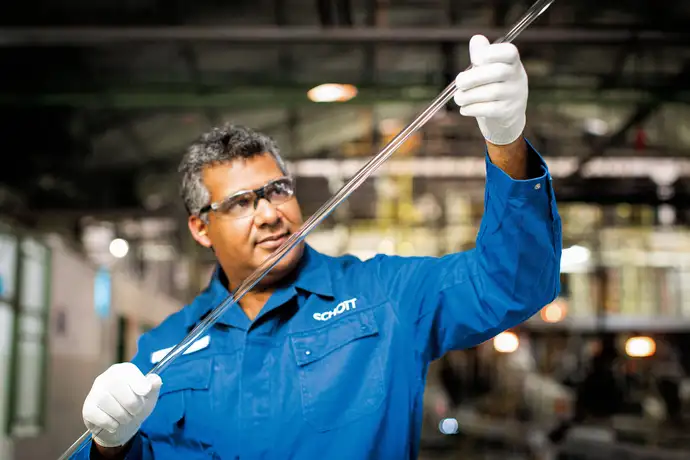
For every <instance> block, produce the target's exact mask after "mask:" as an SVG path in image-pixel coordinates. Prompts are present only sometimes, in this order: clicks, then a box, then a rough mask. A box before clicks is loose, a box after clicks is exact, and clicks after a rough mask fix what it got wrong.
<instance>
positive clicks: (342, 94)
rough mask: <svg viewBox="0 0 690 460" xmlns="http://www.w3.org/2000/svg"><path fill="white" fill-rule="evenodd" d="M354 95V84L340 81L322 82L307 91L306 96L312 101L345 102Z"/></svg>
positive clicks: (355, 92)
mask: <svg viewBox="0 0 690 460" xmlns="http://www.w3.org/2000/svg"><path fill="white" fill-rule="evenodd" d="M356 95H357V88H356V87H355V86H353V85H347V84H340V83H324V84H323V85H319V86H315V87H314V88H312V89H310V90H309V91H308V92H307V97H308V98H309V99H310V100H311V101H313V102H346V101H349V100H350V99H352V98H354V97H355V96H356Z"/></svg>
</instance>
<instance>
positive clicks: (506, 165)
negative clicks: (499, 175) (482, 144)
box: [486, 136, 529, 180]
mask: <svg viewBox="0 0 690 460" xmlns="http://www.w3.org/2000/svg"><path fill="white" fill-rule="evenodd" d="M486 147H487V150H488V152H489V158H490V159H491V162H492V163H493V164H494V165H496V166H497V167H498V168H500V169H502V170H503V172H505V173H506V174H508V175H509V176H510V177H511V178H513V179H515V180H525V179H528V178H529V177H528V167H527V166H528V164H527V142H526V141H525V138H524V137H523V136H520V137H519V138H518V139H517V140H516V141H514V142H512V143H510V144H508V145H494V144H492V143H491V142H489V141H486Z"/></svg>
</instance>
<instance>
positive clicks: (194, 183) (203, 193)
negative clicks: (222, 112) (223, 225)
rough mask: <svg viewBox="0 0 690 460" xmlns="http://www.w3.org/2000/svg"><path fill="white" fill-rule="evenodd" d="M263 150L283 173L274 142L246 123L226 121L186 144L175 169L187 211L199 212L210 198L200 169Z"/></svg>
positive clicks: (249, 155)
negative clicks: (179, 174)
mask: <svg viewBox="0 0 690 460" xmlns="http://www.w3.org/2000/svg"><path fill="white" fill-rule="evenodd" d="M266 153H268V154H269V155H271V156H272V157H273V158H274V159H275V161H276V163H277V164H278V167H279V168H280V169H281V170H282V171H283V173H284V174H287V168H286V166H285V162H284V161H283V159H282V158H281V156H280V150H279V149H278V145H277V144H276V142H275V141H274V140H273V139H272V138H270V137H269V136H267V135H265V134H263V133H259V132H256V131H253V130H252V129H250V128H247V127H246V126H241V125H233V124H227V125H224V126H222V127H216V128H213V129H212V130H211V131H209V132H206V133H204V134H202V135H201V136H200V137H199V138H198V139H197V140H196V141H194V142H193V143H192V144H191V145H190V146H189V148H188V149H187V153H186V154H185V155H184V157H183V158H182V161H181V163H180V166H179V168H178V172H180V173H181V175H182V183H181V188H180V194H181V195H182V200H183V201H184V205H185V208H187V212H188V213H189V214H191V215H199V212H200V211H201V208H203V207H204V206H206V205H208V204H209V200H210V199H211V195H210V193H209V191H208V189H207V188H206V186H205V185H204V182H203V179H202V174H203V170H204V168H206V167H208V166H213V165H217V164H222V163H228V162H231V161H234V160H236V159H241V158H252V157H255V156H257V155H262V154H266Z"/></svg>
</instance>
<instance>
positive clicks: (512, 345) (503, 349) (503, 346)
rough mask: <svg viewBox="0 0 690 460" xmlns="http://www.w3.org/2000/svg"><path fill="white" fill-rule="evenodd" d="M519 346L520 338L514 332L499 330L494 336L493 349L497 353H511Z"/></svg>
mask: <svg viewBox="0 0 690 460" xmlns="http://www.w3.org/2000/svg"><path fill="white" fill-rule="evenodd" d="M519 346H520V339H518V336H517V335H515V333H514V332H501V333H500V334H498V335H497V336H496V337H494V349H495V350H496V351H497V352H499V353H512V352H514V351H515V350H517V349H518V347H519Z"/></svg>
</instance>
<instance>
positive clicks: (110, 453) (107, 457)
mask: <svg viewBox="0 0 690 460" xmlns="http://www.w3.org/2000/svg"><path fill="white" fill-rule="evenodd" d="M93 444H94V449H93V450H92V451H91V453H92V455H91V459H92V460H124V459H125V458H126V457H127V453H128V452H129V450H130V448H131V447H132V441H130V442H128V443H127V444H125V445H124V446H119V447H103V446H99V445H98V444H96V443H95V442H94V443H93ZM94 451H95V452H94ZM94 454H95V455H94Z"/></svg>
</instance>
